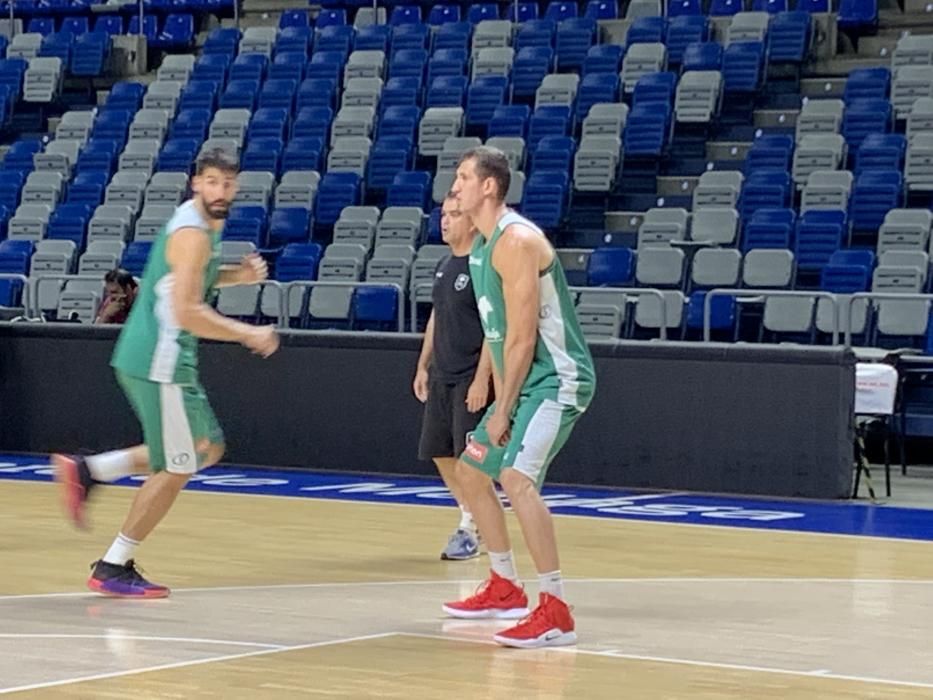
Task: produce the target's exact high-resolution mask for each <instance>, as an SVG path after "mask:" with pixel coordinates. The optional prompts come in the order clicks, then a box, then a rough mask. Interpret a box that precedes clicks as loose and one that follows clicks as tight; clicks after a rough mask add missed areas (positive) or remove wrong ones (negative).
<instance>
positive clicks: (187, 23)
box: [146, 14, 194, 49]
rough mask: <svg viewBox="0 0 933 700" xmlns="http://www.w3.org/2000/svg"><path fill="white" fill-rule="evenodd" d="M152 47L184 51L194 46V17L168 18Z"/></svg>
mask: <svg viewBox="0 0 933 700" xmlns="http://www.w3.org/2000/svg"><path fill="white" fill-rule="evenodd" d="M146 19H148V17H147V18H146ZM152 46H153V47H154V48H159V49H183V48H188V47H192V46H194V17H193V16H192V15H187V14H186V15H169V16H168V17H166V18H165V24H164V25H163V27H162V31H161V32H159V35H158V36H157V37H156V38H155V40H154V41H153V42H152Z"/></svg>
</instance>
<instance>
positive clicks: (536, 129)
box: [526, 105, 572, 153]
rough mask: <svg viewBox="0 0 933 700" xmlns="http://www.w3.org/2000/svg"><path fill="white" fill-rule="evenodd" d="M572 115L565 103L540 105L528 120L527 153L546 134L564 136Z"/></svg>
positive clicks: (532, 150) (567, 131) (568, 128)
mask: <svg viewBox="0 0 933 700" xmlns="http://www.w3.org/2000/svg"><path fill="white" fill-rule="evenodd" d="M571 123H572V117H571V112H570V107H567V106H565V105H542V106H541V107H538V109H536V110H535V111H534V113H533V114H532V115H531V118H530V119H529V120H528V138H527V139H526V141H527V144H528V151H529V153H533V152H534V150H535V149H536V148H537V147H538V143H539V142H540V141H541V139H543V138H545V137H546V136H566V135H567V134H569V133H570V126H571Z"/></svg>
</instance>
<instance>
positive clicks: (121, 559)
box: [104, 532, 139, 566]
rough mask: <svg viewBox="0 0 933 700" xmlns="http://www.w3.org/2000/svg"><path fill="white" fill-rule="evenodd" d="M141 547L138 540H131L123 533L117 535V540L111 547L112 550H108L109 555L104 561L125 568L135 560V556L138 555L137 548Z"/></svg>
mask: <svg viewBox="0 0 933 700" xmlns="http://www.w3.org/2000/svg"><path fill="white" fill-rule="evenodd" d="M138 546H139V542H137V541H136V540H133V539H130V538H129V537H127V536H126V535H124V534H123V533H122V532H121V533H120V534H119V535H117V538H116V539H115V540H114V541H113V544H112V545H110V549H108V550H107V553H106V554H105V555H104V561H105V562H107V563H108V564H118V565H120V566H123V565H124V564H126V562H128V561H129V560H130V559H132V558H133V555H134V554H135V553H136V548H137V547H138Z"/></svg>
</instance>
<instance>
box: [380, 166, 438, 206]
mask: <svg viewBox="0 0 933 700" xmlns="http://www.w3.org/2000/svg"><path fill="white" fill-rule="evenodd" d="M431 185H432V179H431V174H430V173H426V172H421V171H413V172H404V173H397V174H396V175H395V177H394V178H392V184H391V185H390V186H389V191H388V195H387V197H386V206H389V207H418V208H419V209H421V210H422V211H423V210H425V209H427V208H428V207H429V206H430V203H431Z"/></svg>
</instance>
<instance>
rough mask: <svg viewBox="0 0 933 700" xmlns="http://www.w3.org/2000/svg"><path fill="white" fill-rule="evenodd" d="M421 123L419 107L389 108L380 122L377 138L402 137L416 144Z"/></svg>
mask: <svg viewBox="0 0 933 700" xmlns="http://www.w3.org/2000/svg"><path fill="white" fill-rule="evenodd" d="M420 121H421V108H420V107H418V106H417V105H408V106H401V105H399V106H394V107H389V108H387V109H386V111H385V112H383V114H382V119H380V120H379V124H378V126H377V130H376V138H377V139H381V138H383V137H385V136H402V137H405V138H408V139H411V140H412V141H413V142H414V140H415V137H416V133H417V131H418V123H419V122H420Z"/></svg>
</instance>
